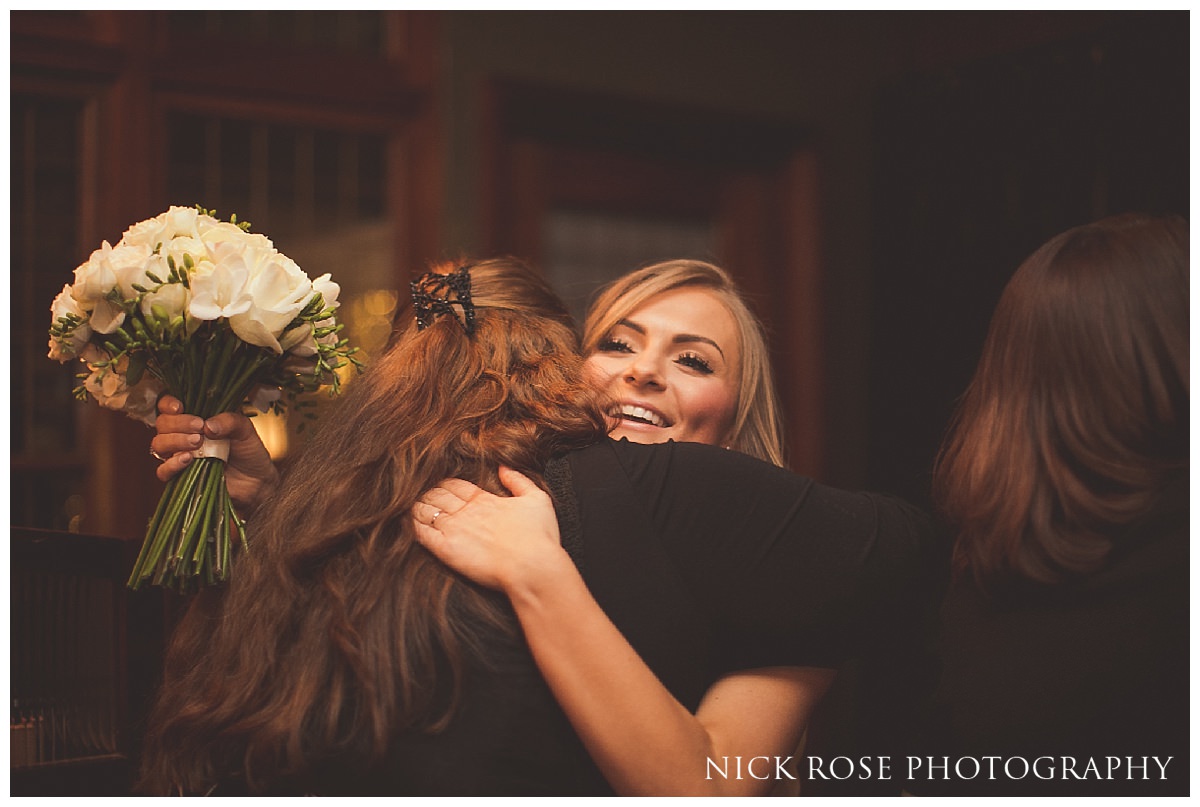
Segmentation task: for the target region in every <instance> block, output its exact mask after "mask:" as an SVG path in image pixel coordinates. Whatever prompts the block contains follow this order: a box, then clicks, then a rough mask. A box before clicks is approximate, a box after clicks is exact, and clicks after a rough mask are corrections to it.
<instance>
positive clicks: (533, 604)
mask: <svg viewBox="0 0 1200 807" xmlns="http://www.w3.org/2000/svg"><path fill="white" fill-rule="evenodd" d="M501 474H502V475H501V479H502V480H503V481H504V483H505V484H506V485H507V486H508V487H509V488H510V490H512V491H513V492H514V493H515V494H516V495H515V496H513V497H511V498H503V497H498V496H493V495H491V494H489V493H486V492H485V491H482V490H480V489H479V488H477V487H475V486H474V485H471V484H470V483H467V482H463V481H462V480H448V481H447V482H444V483H443V484H442V486H441V487H440V488H435V489H434V490H432V491H430V492H429V493H427V494H426V495H425V496H424V497H422V501H421V502H420V503H418V505H417V506H416V507H415V508H414V513H413V515H414V521H415V524H414V528H415V530H416V534H417V536H418V539H419V540H420V541H421V543H422V544H424V545H425V546H426V547H427V548H429V549H430V551H431V552H433V553H434V554H435V555H437V556H438V557H439V558H440V559H442V560H443V561H444V562H446V563H447V564H448V565H450V566H451V567H453V568H455V569H456V570H458V571H459V572H461V573H463V574H465V575H467V576H468V577H470V578H472V579H473V580H475V581H476V582H478V583H480V584H482V585H486V586H490V587H492V588H497V589H500V590H502V591H504V592H505V593H506V594H507V595H508V597H509V599H510V600H511V601H512V604H513V608H514V610H515V611H516V613H517V617H518V619H519V620H520V622H521V626H522V628H523V629H524V631H525V636H526V640H527V641H528V643H529V647H530V650H531V651H532V653H533V656H534V659H535V660H536V662H537V664H538V667H539V669H540V670H541V672H542V675H543V677H544V678H545V679H546V681H547V683H548V684H549V685H550V688H551V690H552V691H553V692H554V694H555V697H556V698H557V699H558V701H559V704H560V705H561V706H562V708H563V711H564V712H565V713H566V714H567V716H568V717H569V718H570V720H571V723H572V725H573V726H574V727H575V730H576V731H577V732H578V734H579V736H580V738H581V739H582V740H583V742H584V744H585V745H586V747H587V748H588V751H589V753H591V755H592V758H593V759H594V760H595V762H596V764H597V765H598V766H599V767H600V769H601V771H603V773H604V775H605V776H606V777H607V778H608V780H609V783H610V784H611V785H612V786H613V788H614V790H616V791H617V793H619V794H621V795H642V796H666V795H760V794H763V793H766V792H768V791H769V790H770V788H771V787H772V786H773V784H774V782H775V779H774V774H775V770H774V766H773V765H772V766H770V767H771V770H770V771H769V772H768V773H769V776H767V777H766V778H762V779H760V778H755V776H750V775H747V774H746V773H745V771H743V775H742V776H741V777H740V778H739V777H736V776H724V775H722V772H723V771H727V770H728V760H732V759H735V758H740V760H742V761H744V762H743V765H744V764H745V762H748V761H749V760H750V759H752V758H755V757H758V758H763V757H766V758H767V759H770V760H775V759H776V758H786V757H787V755H789V754H791V753H792V751H793V750H794V749H795V747H796V745H797V743H798V741H799V738H800V736H801V734H802V733H803V730H804V726H805V724H806V722H807V719H808V716H809V714H810V713H811V710H812V709H813V707H814V706H815V705H816V703H817V702H818V701H819V700H820V698H821V696H822V695H823V694H824V693H825V690H826V689H827V688H828V686H829V684H830V683H831V682H832V679H833V671H831V670H827V669H818V668H800V667H772V668H762V669H755V670H741V671H738V672H735V673H731V674H729V675H727V676H726V677H724V678H722V679H720V680H719V681H718V682H716V683H715V684H714V685H713V686H712V687H711V688H710V689H709V690H708V692H707V693H706V694H705V696H704V698H703V700H702V702H701V704H700V706H699V708H698V709H697V711H696V714H692V713H691V712H689V711H688V710H687V709H686V708H684V706H683V705H682V704H680V703H679V701H678V700H676V699H675V698H674V697H673V696H672V695H671V693H670V692H669V691H668V690H667V689H666V687H664V686H663V685H662V683H661V682H660V681H659V680H658V679H657V678H656V677H655V676H654V673H653V671H652V670H650V668H649V667H647V666H646V664H645V662H643V661H642V659H641V658H640V657H639V656H638V654H637V653H636V652H635V651H634V650H633V648H632V647H631V646H630V645H629V643H628V642H627V641H626V640H625V637H624V636H622V635H621V633H620V631H619V630H617V628H616V626H615V625H613V623H612V621H611V620H609V619H608V617H607V616H606V615H605V614H604V612H603V611H602V610H601V609H600V607H599V606H598V605H597V604H596V601H595V599H593V598H592V596H591V593H590V592H589V591H588V589H587V586H586V584H585V583H584V581H583V578H582V577H581V576H580V575H579V572H578V570H577V569H576V567H575V564H574V563H573V562H572V561H571V559H570V557H569V556H568V555H567V554H566V552H565V551H563V549H562V547H561V546H560V544H559V539H558V529H557V522H556V520H555V517H554V510H553V505H552V504H551V502H550V499H549V497H548V496H546V494H545V493H543V492H542V491H541V490H540V489H538V488H537V487H536V485H534V484H533V483H532V482H531V481H529V480H528V479H527V478H525V477H524V476H521V475H520V474H517V473H516V472H515V471H510V470H507V469H505V470H502V472H501ZM734 764H735V765H736V764H737V763H736V762H735V763H734ZM759 764H760V767H762V766H763V763H761V761H760V763H759ZM761 773H762V771H756V774H761Z"/></svg>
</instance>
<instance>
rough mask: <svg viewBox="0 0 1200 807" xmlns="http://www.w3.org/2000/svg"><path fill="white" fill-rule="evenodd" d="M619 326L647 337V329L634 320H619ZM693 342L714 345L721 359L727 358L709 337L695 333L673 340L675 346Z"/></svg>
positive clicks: (677, 335) (682, 335) (676, 337)
mask: <svg viewBox="0 0 1200 807" xmlns="http://www.w3.org/2000/svg"><path fill="white" fill-rule="evenodd" d="M617 324H618V325H621V326H623V327H625V328H628V329H629V330H631V331H635V332H636V333H639V334H641V335H642V336H645V335H646V329H645V328H644V327H642V326H641V325H638V324H637V323H636V322H634V321H633V320H630V319H622V320H618V322H617ZM692 342H703V343H704V344H706V345H712V346H713V347H715V348H716V349H717V352H718V353H720V354H721V358H722V359H723V358H725V351H724V350H721V346H720V345H718V344H717V343H716V342H714V341H713V340H711V339H709V338H708V337H707V336H700V335H698V334H694V333H680V334H676V335H675V336H674V337H672V339H671V343H672V344H675V345H686V344H689V343H692Z"/></svg>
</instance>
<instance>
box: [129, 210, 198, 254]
mask: <svg viewBox="0 0 1200 807" xmlns="http://www.w3.org/2000/svg"><path fill="white" fill-rule="evenodd" d="M198 216H199V213H198V212H197V211H196V209H195V208H192V207H171V208H169V209H168V210H166V211H164V212H162V213H159V214H158V215H157V216H155V217H154V218H152V219H146V220H145V221H139V222H138V223H137V224H134V225H133V226H131V227H129V229H127V230H126V231H125V233H124V235H122V236H121V243H123V244H126V245H129V246H139V247H145V248H147V249H151V250H153V249H154V248H155V247H157V246H158V245H159V244H166V243H167V242H168V241H170V240H171V239H172V238H175V237H176V236H185V237H191V238H196V237H197V236H198V233H197V230H196V225H197V221H196V220H197V217H198Z"/></svg>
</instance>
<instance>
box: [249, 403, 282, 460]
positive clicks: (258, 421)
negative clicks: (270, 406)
mask: <svg viewBox="0 0 1200 807" xmlns="http://www.w3.org/2000/svg"><path fill="white" fill-rule="evenodd" d="M250 422H251V423H253V424H254V430H255V431H257V432H258V436H259V439H261V440H262V441H263V445H265V446H266V447H267V452H268V453H269V454H270V455H271V459H273V460H280V459H283V457H284V456H285V455H286V454H287V450H288V427H287V416H286V415H277V414H275V413H274V412H267V413H265V414H264V413H261V412H260V413H258V414H256V415H255V416H254V417H252V418H250Z"/></svg>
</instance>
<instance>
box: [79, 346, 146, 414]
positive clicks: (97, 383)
mask: <svg viewBox="0 0 1200 807" xmlns="http://www.w3.org/2000/svg"><path fill="white" fill-rule="evenodd" d="M88 367H89V369H90V370H91V371H92V372H91V374H90V375H89V376H88V377H87V378H86V379H84V382H83V386H84V389H86V390H87V391H88V392H89V393H91V395H92V397H93V398H95V399H96V402H97V403H98V404H100V405H101V406H103V407H104V408H105V409H114V410H116V411H119V412H124V413H125V414H127V415H128V416H129V417H131V418H134V419H135V420H140V421H142V422H143V423H146V424H148V425H150V426H153V425H154V421H155V419H156V418H157V404H158V397H159V395H161V394H162V392H163V385H162V382H161V381H159V380H158V379H157V378H155V377H154V376H153V375H151V374H150V373H146V374H145V375H143V376H142V379H141V381H139V382H138V383H137V384H134V385H133V386H132V387H131V386H129V383H128V379H127V377H126V375H125V374H126V372H127V371H128V368H129V361H128V359H127V358H126V359H125V360H123V361H122V362H120V363H119V364H118V365H117V367H116V368H111V367H95V366H94V365H88Z"/></svg>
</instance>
